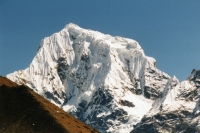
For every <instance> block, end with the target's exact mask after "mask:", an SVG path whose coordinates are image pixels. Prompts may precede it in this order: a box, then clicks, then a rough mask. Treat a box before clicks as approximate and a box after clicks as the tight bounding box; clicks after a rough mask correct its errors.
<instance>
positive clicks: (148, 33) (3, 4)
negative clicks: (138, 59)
mask: <svg viewBox="0 0 200 133" xmlns="http://www.w3.org/2000/svg"><path fill="white" fill-rule="evenodd" d="M70 22H72V23H75V24H77V25H79V26H80V27H82V28H86V29H92V30H97V31H100V32H102V33H106V34H110V35H113V36H122V37H127V38H131V39H134V40H136V41H138V42H139V44H140V45H141V46H142V48H143V49H144V51H145V54H146V55H148V56H151V57H154V58H155V59H156V60H157V67H158V68H159V69H160V70H162V71H164V72H166V73H168V74H169V75H170V76H173V75H176V76H177V77H178V78H179V79H180V80H181V81H182V80H184V79H185V78H187V76H189V74H190V72H191V71H192V69H193V68H196V69H200V0H127V1H123V0H98V1H97V0H84V1H83V0H71V1H70V0H59V1H56V0H0V75H3V76H5V75H7V74H9V73H11V72H13V71H16V70H20V69H25V68H26V67H28V66H29V64H30V63H31V61H32V59H33V58H34V56H35V54H36V51H37V48H38V46H39V44H40V41H41V40H42V39H43V38H44V37H47V36H50V35H51V34H53V33H55V32H58V31H60V30H61V29H62V28H64V26H65V25H66V24H68V23H70Z"/></svg>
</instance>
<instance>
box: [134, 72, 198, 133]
mask: <svg viewBox="0 0 200 133" xmlns="http://www.w3.org/2000/svg"><path fill="white" fill-rule="evenodd" d="M144 132H151V133H199V132H200V71H199V70H195V69H194V70H193V71H192V73H191V75H190V76H189V77H188V78H187V80H185V81H183V82H181V83H179V84H177V85H176V86H172V87H170V89H168V91H166V92H165V95H164V96H162V97H160V98H158V99H157V100H156V101H155V102H154V104H153V107H152V109H151V110H150V111H149V112H148V113H147V114H146V115H145V116H144V117H143V118H142V120H141V122H140V123H138V124H137V125H136V126H135V128H134V130H133V131H132V133H144Z"/></svg>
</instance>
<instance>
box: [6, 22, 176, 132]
mask: <svg viewBox="0 0 200 133" xmlns="http://www.w3.org/2000/svg"><path fill="white" fill-rule="evenodd" d="M7 77H8V78H9V79H11V80H12V81H14V82H16V83H18V84H26V85H27V86H29V87H30V88H32V89H34V90H35V91H36V92H37V93H39V94H40V95H42V96H44V97H46V98H47V99H48V100H50V101H51V102H52V103H54V104H56V105H58V106H60V107H61V108H63V109H64V110H65V111H67V112H70V113H71V114H73V115H74V116H76V117H77V118H79V119H81V120H82V121H84V122H86V123H88V124H90V125H91V126H93V127H94V128H96V129H98V130H99V131H100V132H129V131H131V130H132V129H133V125H135V124H136V123H138V122H139V121H140V120H141V118H142V117H143V115H144V114H146V113H147V112H148V111H149V109H150V108H151V105H152V102H153V101H154V100H155V99H156V98H157V97H158V96H159V95H160V94H161V93H163V91H164V90H166V89H165V88H166V87H165V86H166V85H167V84H169V82H171V80H172V79H171V78H170V77H169V75H167V74H165V73H163V72H162V71H160V70H158V69H157V68H156V61H155V59H153V58H151V57H147V56H146V55H145V54H144V51H143V49H142V48H141V46H140V45H139V44H138V42H136V41H135V40H131V39H127V38H122V37H112V36H110V35H105V34H102V33H100V32H97V31H92V30H85V29H82V28H80V27H79V26H77V25H75V24H68V25H66V26H65V28H64V29H63V30H61V31H60V32H58V33H55V34H53V35H52V36H50V37H46V38H44V39H43V40H42V41H41V44H40V47H39V49H38V51H37V54H36V56H35V58H34V59H33V61H32V63H31V64H30V66H29V67H28V68H27V69H25V70H20V71H16V72H14V73H12V74H9V75H7Z"/></svg>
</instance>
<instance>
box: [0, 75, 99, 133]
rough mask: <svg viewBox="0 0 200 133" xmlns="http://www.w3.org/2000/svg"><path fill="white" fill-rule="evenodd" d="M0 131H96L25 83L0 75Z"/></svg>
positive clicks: (7, 132) (40, 132) (8, 132)
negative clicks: (18, 83)
mask: <svg viewBox="0 0 200 133" xmlns="http://www.w3.org/2000/svg"><path fill="white" fill-rule="evenodd" d="M0 132H1V133H19V132H20V133H24V132H26V133H27V132H29V133H81V132H84V133H95V132H98V131H96V130H95V129H93V128H91V127H90V126H88V125H86V124H85V123H83V122H81V121H79V120H78V119H76V118H74V117H73V116H71V115H69V114H68V113H66V112H64V111H63V110H62V109H60V108H58V107H57V106H55V105H54V104H52V103H50V102H49V101H48V100H46V99H45V98H43V97H42V96H40V95H38V94H37V93H35V92H34V91H33V90H31V89H30V88H28V87H27V86H23V85H17V84H16V83H14V82H12V81H10V80H9V79H7V78H4V77H1V76H0Z"/></svg>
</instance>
